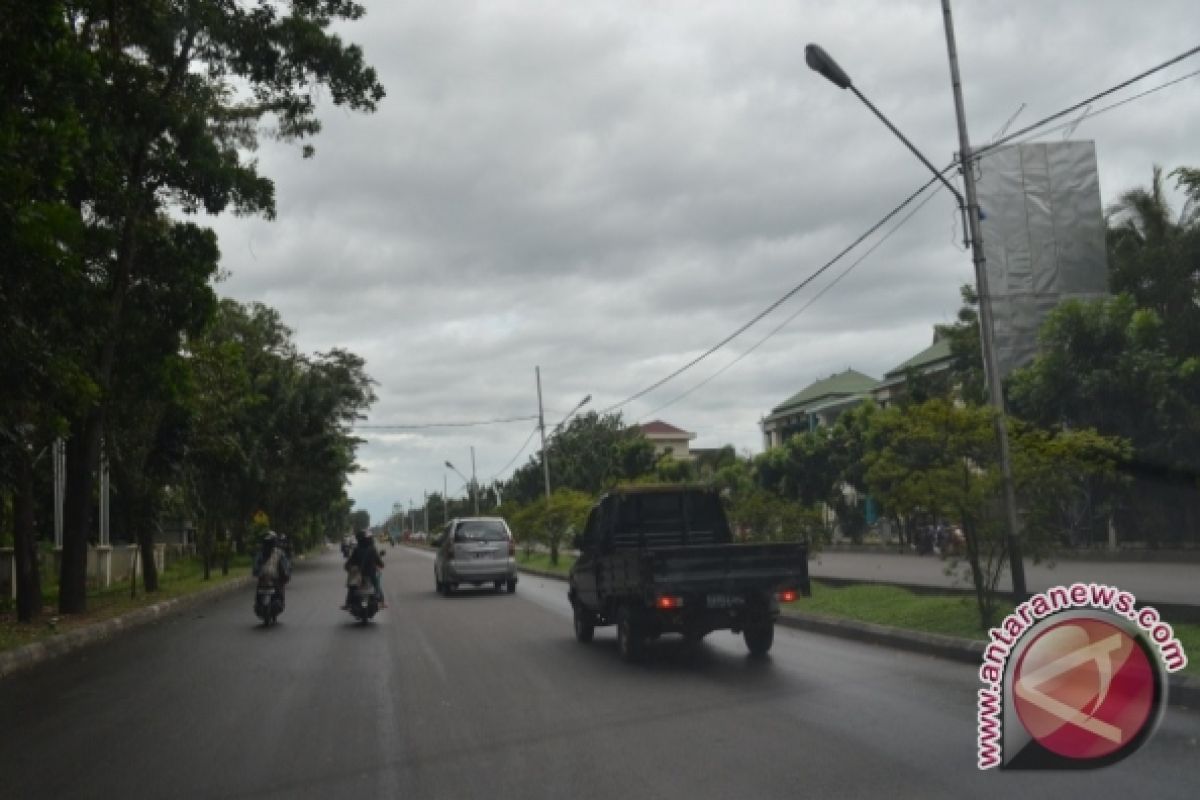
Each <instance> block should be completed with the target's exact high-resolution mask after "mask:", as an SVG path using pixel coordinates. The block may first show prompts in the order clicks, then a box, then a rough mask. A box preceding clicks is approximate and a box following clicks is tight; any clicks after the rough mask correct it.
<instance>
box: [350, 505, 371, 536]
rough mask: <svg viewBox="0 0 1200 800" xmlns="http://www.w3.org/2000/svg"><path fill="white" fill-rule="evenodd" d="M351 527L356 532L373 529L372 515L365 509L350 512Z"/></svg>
mask: <svg viewBox="0 0 1200 800" xmlns="http://www.w3.org/2000/svg"><path fill="white" fill-rule="evenodd" d="M350 527H352V528H353V529H354V530H356V531H362V530H366V529H367V528H369V527H371V514H370V512H369V511H367V510H366V509H365V508H358V509H355V510H354V511H351V512H350Z"/></svg>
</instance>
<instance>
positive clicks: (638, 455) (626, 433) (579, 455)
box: [503, 412, 655, 503]
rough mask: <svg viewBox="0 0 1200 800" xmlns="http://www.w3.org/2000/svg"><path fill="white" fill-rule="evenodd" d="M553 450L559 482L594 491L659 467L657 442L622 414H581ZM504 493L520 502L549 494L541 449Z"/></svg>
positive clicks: (552, 443)
mask: <svg viewBox="0 0 1200 800" xmlns="http://www.w3.org/2000/svg"><path fill="white" fill-rule="evenodd" d="M548 450H549V458H550V477H551V481H552V483H553V485H554V486H557V487H562V488H566V489H574V490H576V491H580V492H584V493H586V494H591V495H596V494H599V493H600V492H602V491H604V490H606V489H609V488H611V487H612V486H614V485H615V484H616V483H618V482H620V481H623V480H634V479H636V478H639V477H641V476H643V475H647V474H649V473H651V472H652V471H653V470H654V463H655V462H654V446H653V445H652V444H651V443H650V442H649V441H648V440H647V439H646V438H645V437H644V436H642V434H641V431H639V430H638V429H636V428H628V427H626V426H625V424H624V422H623V421H622V419H621V415H620V414H606V415H604V416H601V415H600V414H597V413H596V412H589V413H587V414H580V415H578V416H576V417H575V418H574V419H572V420H571V422H570V424H568V425H567V427H566V428H564V429H562V430H561V431H559V432H558V433H557V434H555V435H554V436H553V438H551V439H550V441H549V443H548ZM503 494H504V497H505V499H508V498H510V497H511V498H512V499H513V500H515V501H517V502H520V503H529V502H532V501H533V500H535V499H536V498H537V497H538V495H539V494H541V495H544V494H545V483H544V480H543V476H542V463H541V457H540V455H538V456H532V457H530V459H529V461H527V462H526V463H525V464H524V465H523V466H521V467H519V468H518V469H516V470H515V471H514V472H513V474H512V477H510V478H509V479H508V481H507V482H506V483H505V484H504V490H503Z"/></svg>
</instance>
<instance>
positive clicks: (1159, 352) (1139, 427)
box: [1010, 295, 1200, 544]
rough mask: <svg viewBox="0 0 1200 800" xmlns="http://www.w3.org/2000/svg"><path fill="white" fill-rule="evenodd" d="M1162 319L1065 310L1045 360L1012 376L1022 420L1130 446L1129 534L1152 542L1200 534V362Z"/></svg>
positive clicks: (1125, 523) (1092, 307)
mask: <svg viewBox="0 0 1200 800" xmlns="http://www.w3.org/2000/svg"><path fill="white" fill-rule="evenodd" d="M1166 328H1167V326H1166V324H1165V323H1164V322H1163V320H1162V319H1161V318H1160V317H1159V316H1158V313H1157V312H1155V311H1153V310H1151V309H1147V308H1139V307H1138V306H1137V303H1136V301H1135V300H1134V298H1133V297H1131V296H1129V295H1118V296H1116V297H1113V298H1108V299H1102V300H1096V301H1091V302H1086V303H1085V302H1079V301H1072V302H1068V303H1064V304H1063V305H1062V306H1060V307H1059V308H1057V309H1055V310H1054V312H1052V313H1051V315H1050V316H1049V318H1048V319H1047V321H1046V323H1045V325H1044V326H1043V329H1042V333H1041V347H1040V351H1041V352H1040V355H1039V356H1038V358H1037V359H1036V360H1035V361H1034V362H1033V364H1031V365H1030V366H1029V367H1027V368H1025V369H1023V370H1019V371H1017V372H1016V373H1015V374H1014V375H1013V378H1012V381H1011V388H1010V394H1011V397H1012V404H1013V409H1014V413H1016V414H1018V415H1020V416H1021V417H1023V418H1025V419H1027V420H1029V421H1031V422H1034V423H1037V424H1039V425H1042V426H1044V427H1048V428H1068V427H1069V428H1076V427H1086V428H1095V429H1096V430H1099V431H1101V432H1103V433H1105V434H1109V435H1115V436H1118V437H1121V438H1123V439H1126V440H1128V441H1129V442H1130V443H1131V445H1132V447H1133V451H1132V455H1131V457H1129V458H1125V459H1122V469H1123V471H1125V472H1126V473H1127V474H1129V475H1130V476H1132V477H1134V478H1136V479H1137V483H1136V485H1135V486H1133V487H1131V491H1130V492H1129V493H1128V495H1127V496H1126V498H1125V502H1124V508H1123V509H1122V510H1121V511H1120V513H1119V517H1120V519H1121V528H1122V529H1123V530H1125V531H1126V532H1128V533H1130V534H1132V535H1134V536H1136V537H1138V538H1140V539H1141V540H1144V541H1147V542H1149V543H1151V544H1162V543H1169V542H1181V541H1184V540H1185V538H1193V539H1194V538H1195V536H1196V534H1197V531H1198V530H1200V505H1198V498H1197V493H1196V487H1197V484H1196V476H1197V475H1200V422H1198V420H1200V358H1198V357H1197V356H1195V355H1190V356H1188V357H1181V356H1179V355H1176V354H1173V353H1172V352H1171V349H1172V348H1171V345H1170V343H1169V337H1168V334H1167V331H1166Z"/></svg>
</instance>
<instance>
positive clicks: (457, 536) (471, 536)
mask: <svg viewBox="0 0 1200 800" xmlns="http://www.w3.org/2000/svg"><path fill="white" fill-rule="evenodd" d="M507 539H508V529H507V528H505V527H504V523H503V522H501V521H500V520H498V519H484V520H468V521H467V522H460V523H459V524H458V527H457V528H455V529H454V541H456V542H502V541H505V540H507Z"/></svg>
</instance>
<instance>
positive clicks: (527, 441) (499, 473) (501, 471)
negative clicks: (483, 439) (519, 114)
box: [488, 417, 538, 483]
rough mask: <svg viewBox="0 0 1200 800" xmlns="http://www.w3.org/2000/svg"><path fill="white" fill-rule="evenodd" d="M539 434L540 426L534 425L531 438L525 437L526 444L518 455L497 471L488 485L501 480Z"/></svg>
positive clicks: (530, 433) (489, 479)
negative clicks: (536, 434)
mask: <svg viewBox="0 0 1200 800" xmlns="http://www.w3.org/2000/svg"><path fill="white" fill-rule="evenodd" d="M535 419H536V417H535ZM537 432H538V426H537V425H534V426H533V430H531V431H530V432H529V436H527V437H525V444H523V445H521V449H520V450H518V451H517V454H516V455H515V456H513V457H512V458H510V459H509V460H508V463H507V464H505V465H504V466H503V467H501V468H500V469H498V470H496V472H495V474H494V475H492V477H490V478H488V483H491V482H492V481H494V480H496V478H499V477H500V476H501V475H503V474H504V473H505V472H507V471H508V468H509V467H511V466H512V465H513V464H515V463H517V459H518V458H520V457H521V454H522V453H524V452H525V448H526V447H529V443H530V442H532V441H533V435H534V434H535V433H537Z"/></svg>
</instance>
